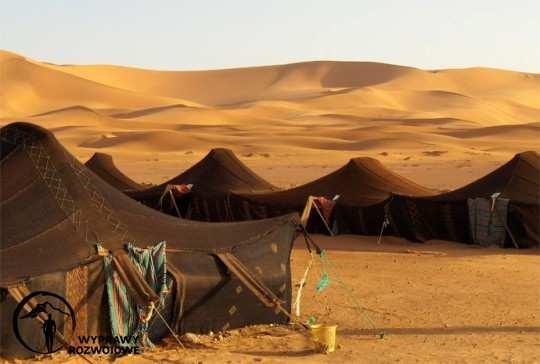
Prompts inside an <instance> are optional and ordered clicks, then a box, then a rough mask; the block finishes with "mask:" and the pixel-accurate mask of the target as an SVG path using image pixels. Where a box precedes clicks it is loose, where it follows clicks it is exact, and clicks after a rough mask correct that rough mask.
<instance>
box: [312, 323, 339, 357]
mask: <svg viewBox="0 0 540 364" xmlns="http://www.w3.org/2000/svg"><path fill="white" fill-rule="evenodd" d="M309 328H310V331H311V336H312V337H313V341H315V347H316V349H317V351H318V352H320V353H325V354H327V353H332V352H334V351H335V350H336V329H337V325H321V324H315V325H310V327H309Z"/></svg>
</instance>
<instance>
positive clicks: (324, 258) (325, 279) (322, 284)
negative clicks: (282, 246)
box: [308, 250, 384, 339]
mask: <svg viewBox="0 0 540 364" xmlns="http://www.w3.org/2000/svg"><path fill="white" fill-rule="evenodd" d="M319 257H320V259H321V266H322V276H321V279H320V280H319V282H318V283H317V286H316V288H315V290H316V292H317V293H321V292H322V291H323V290H324V289H326V288H327V287H328V286H329V285H330V277H329V275H328V272H327V269H326V266H328V267H330V268H332V269H333V270H334V272H335V271H336V269H335V267H334V265H333V264H332V262H330V260H329V259H328V255H327V254H326V251H325V250H322V251H321V253H320V254H319ZM334 280H335V281H336V282H337V283H338V285H339V286H340V287H341V288H342V289H343V290H344V291H345V292H346V293H347V295H348V296H349V299H350V300H351V301H352V303H353V304H354V306H356V309H357V310H358V311H359V312H360V314H361V315H362V317H363V318H364V320H365V321H367V322H368V323H369V324H370V326H371V328H372V329H373V330H376V326H375V324H374V323H373V321H372V320H371V318H370V317H369V315H368V314H367V312H366V310H365V309H364V307H363V306H362V305H361V304H360V301H359V300H358V299H357V298H356V296H355V295H354V294H353V292H352V289H350V288H349V287H348V286H347V285H346V284H345V283H344V282H343V281H342V280H341V279H339V278H334ZM311 322H313V323H311ZM315 322H316V319H315V317H313V316H310V318H309V319H308V324H309V325H313V324H314V323H315ZM378 336H379V338H380V339H382V338H384V332H380V333H379V334H378Z"/></svg>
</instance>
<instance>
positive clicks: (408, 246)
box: [294, 234, 540, 259]
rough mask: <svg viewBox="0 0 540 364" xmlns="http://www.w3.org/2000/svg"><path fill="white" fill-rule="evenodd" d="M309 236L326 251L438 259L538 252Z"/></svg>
mask: <svg viewBox="0 0 540 364" xmlns="http://www.w3.org/2000/svg"><path fill="white" fill-rule="evenodd" d="M312 237H313V239H314V240H315V242H316V243H317V244H318V245H319V246H321V248H323V249H326V250H328V251H342V252H345V251H347V252H348V251H353V252H362V253H378V254H384V253H388V254H409V255H410V254H412V255H424V256H433V257H435V258H440V259H444V258H454V257H465V256H467V257H470V256H492V255H505V256H507V255H536V256H538V255H540V250H539V249H505V248H496V247H492V248H483V247H480V246H478V245H470V244H464V243H459V242H452V241H444V240H429V241H428V242H426V243H417V242H412V241H408V240H405V239H402V238H398V237H395V236H391V235H386V236H384V237H383V240H382V243H381V244H377V243H376V241H377V238H378V237H376V236H367V235H337V236H334V237H331V236H326V235H319V234H313V235H312ZM294 248H295V249H303V248H305V244H304V242H303V240H301V238H298V239H297V240H296V241H295V244H294Z"/></svg>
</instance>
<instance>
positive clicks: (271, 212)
mask: <svg viewBox="0 0 540 364" xmlns="http://www.w3.org/2000/svg"><path fill="white" fill-rule="evenodd" d="M393 193H400V194H404V195H411V196H422V195H430V194H433V193H434V192H433V191H431V190H429V189H428V188H425V187H422V186H420V185H418V184H416V183H414V182H412V181H410V180H408V179H406V178H404V177H402V176H400V175H398V174H396V173H394V172H392V171H390V170H388V169H387V168H385V167H384V166H383V165H382V164H381V163H380V162H379V161H378V160H376V159H373V158H367V157H364V158H354V159H351V160H350V161H349V162H348V163H347V164H346V165H344V166H343V167H341V168H339V169H338V170H336V171H334V172H332V173H330V174H328V175H326V176H323V177H321V178H319V179H317V180H315V181H312V182H309V183H306V184H304V185H301V186H298V187H295V188H292V189H289V190H284V191H277V192H267V193H241V192H240V193H238V192H233V193H232V197H231V205H232V206H233V208H232V210H233V212H234V214H235V217H236V218H237V219H238V220H249V219H260V218H267V217H271V216H279V215H282V214H286V213H291V212H298V213H300V212H302V210H303V209H304V207H305V205H306V201H307V199H308V197H309V196H317V197H325V198H327V199H332V198H334V196H336V195H339V198H338V199H337V204H336V207H335V212H334V214H333V216H334V217H333V224H337V229H338V231H339V232H341V233H357V234H377V233H378V232H379V230H380V227H381V224H382V222H383V220H384V214H385V211H384V206H385V203H386V202H387V200H388V198H389V197H390V196H391V195H392V194H393ZM318 225H319V226H318ZM318 225H317V224H316V223H315V224H312V226H311V229H317V230H318V229H320V228H321V227H320V224H318Z"/></svg>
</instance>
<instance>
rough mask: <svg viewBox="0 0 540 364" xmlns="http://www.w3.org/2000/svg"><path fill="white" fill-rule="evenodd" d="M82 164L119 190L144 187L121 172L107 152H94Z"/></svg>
mask: <svg viewBox="0 0 540 364" xmlns="http://www.w3.org/2000/svg"><path fill="white" fill-rule="evenodd" d="M84 165H85V166H86V167H87V168H88V169H90V170H91V171H92V172H94V173H95V174H97V175H98V176H99V177H101V179H103V180H104V181H105V182H107V183H108V184H110V185H111V186H113V187H114V188H116V189H117V190H119V191H130V190H142V189H143V188H144V187H143V186H142V185H140V184H139V183H137V182H135V181H134V180H132V179H131V178H129V177H128V176H126V175H125V174H124V173H122V171H120V170H119V169H118V168H117V167H116V165H115V164H114V162H113V158H112V156H110V155H109V154H105V153H94V155H93V156H92V158H90V159H89V160H87V161H86V163H85V164H84Z"/></svg>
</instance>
